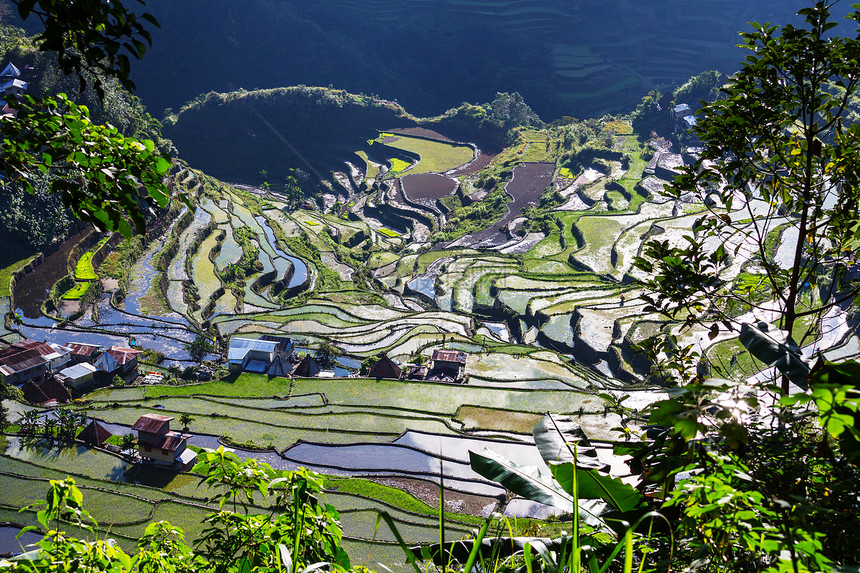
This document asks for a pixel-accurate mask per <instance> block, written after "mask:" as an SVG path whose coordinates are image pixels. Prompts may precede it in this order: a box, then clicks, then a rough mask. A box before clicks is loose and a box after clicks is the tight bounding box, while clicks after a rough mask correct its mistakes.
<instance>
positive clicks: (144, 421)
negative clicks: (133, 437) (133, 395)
mask: <svg viewBox="0 0 860 573" xmlns="http://www.w3.org/2000/svg"><path fill="white" fill-rule="evenodd" d="M172 419H173V417H172V416H165V415H164V414H144V415H143V416H141V417H140V418H138V420H137V422H135V423H134V426H132V427H131V429H132V430H136V431H138V432H146V433H148V434H157V433H158V432H159V430H161V428H162V427H164V425H165V424H167V425H168V426H169V425H170V420H172Z"/></svg>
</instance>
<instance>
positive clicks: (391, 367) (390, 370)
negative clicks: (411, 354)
mask: <svg viewBox="0 0 860 573" xmlns="http://www.w3.org/2000/svg"><path fill="white" fill-rule="evenodd" d="M400 374H401V368H400V366H398V365H397V364H395V362H394V361H393V360H392V359H391V358H389V357H388V356H387V355H386V354H380V355H379V360H378V361H377V362H376V364H374V365H373V368H371V369H370V371H369V372H368V373H367V375H368V376H369V377H371V378H376V379H377V380H380V379H383V378H386V379H390V380H400Z"/></svg>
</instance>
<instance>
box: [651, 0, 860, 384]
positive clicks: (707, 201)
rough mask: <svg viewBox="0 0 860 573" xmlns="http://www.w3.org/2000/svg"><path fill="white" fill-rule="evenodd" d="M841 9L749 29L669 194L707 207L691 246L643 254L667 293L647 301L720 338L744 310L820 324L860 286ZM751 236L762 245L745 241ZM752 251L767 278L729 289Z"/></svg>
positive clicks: (859, 181)
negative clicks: (730, 277)
mask: <svg viewBox="0 0 860 573" xmlns="http://www.w3.org/2000/svg"><path fill="white" fill-rule="evenodd" d="M830 6H831V3H830V2H824V1H819V2H816V3H815V5H814V6H813V7H811V8H808V9H804V10H802V11H801V12H800V15H801V16H803V17H804V19H805V27H804V28H795V27H794V26H791V25H787V26H785V27H783V28H782V30H779V29H778V28H777V27H775V26H760V25H755V30H754V31H753V32H749V33H744V34H742V36H743V38H744V44H745V47H746V48H748V49H749V50H750V52H751V55H749V56H748V57H747V58H746V60H745V62H744V66H743V68H742V69H741V70H740V71H739V72H738V73H737V74H735V75H734V76H733V77H732V78H731V79H730V80H729V82H728V83H727V84H726V86H724V87H723V96H724V97H722V98H721V99H719V100H717V101H714V102H712V103H710V104H708V105H706V106H705V107H704V108H703V111H702V114H701V116H700V121H699V122H698V124H697V126H696V128H695V130H694V132H695V134H696V135H697V136H698V137H699V138H700V139H701V141H702V142H703V144H704V146H705V147H704V151H703V153H702V155H701V158H700V160H698V161H697V162H696V164H695V165H693V166H690V167H688V168H685V169H684V173H683V175H681V176H680V177H678V179H677V180H676V181H675V183H674V184H673V185H672V187H671V189H670V192H669V193H670V195H671V196H673V197H678V196H680V195H682V194H686V193H693V194H694V195H696V196H697V197H698V198H699V200H701V202H702V203H703V204H704V205H705V206H706V207H707V209H708V211H707V212H706V214H705V215H704V216H703V217H702V218H701V219H700V220H699V221H698V222H697V224H696V226H695V228H694V231H695V234H694V235H688V236H687V237H685V241H686V244H683V245H681V246H678V245H670V244H669V243H668V242H667V241H659V240H652V241H650V242H649V243H648V244H647V245H646V248H645V252H644V255H645V256H644V257H640V258H637V259H636V263H635V264H636V266H637V267H638V268H639V269H640V270H642V271H644V272H646V273H648V275H649V277H650V278H648V279H646V280H645V281H644V284H645V286H647V287H648V288H649V289H650V290H652V291H654V292H658V293H660V295H659V297H658V298H654V297H651V298H649V299H648V301H649V308H650V309H651V310H654V311H657V312H661V313H663V314H665V315H667V316H670V317H673V318H679V319H682V320H684V321H685V323H686V324H690V325H692V324H696V323H701V324H704V325H706V326H708V327H709V328H710V329H711V333H712V335H713V336H716V334H717V333H718V332H719V330H720V328H721V327H722V328H725V329H735V328H736V323H737V321H736V320H735V319H734V314H737V313H735V312H733V309H735V308H737V307H738V305H741V308H749V309H753V310H755V311H759V310H764V309H767V311H768V312H773V311H774V310H775V311H776V312H777V313H778V316H779V321H778V325H777V326H778V327H779V328H780V329H781V330H784V331H787V332H789V333H792V335H794V336H796V334H795V326H796V325H798V324H799V320H800V319H802V318H805V317H808V318H809V319H810V323H809V328H815V327H816V325H817V323H818V320H819V319H820V317H821V316H823V314H824V313H825V312H827V310H828V309H830V308H832V307H833V306H834V305H838V304H842V303H845V302H847V301H850V300H852V299H853V297H854V295H855V294H856V293H857V290H858V285H857V284H852V283H849V282H848V281H847V280H846V276H845V273H843V272H841V271H840V268H843V267H844V265H850V264H853V259H854V252H855V250H856V247H857V244H858V243H857V239H856V238H855V234H856V226H857V223H856V222H857V221H858V220H860V194H858V193H860V192H858V189H860V162H858V161H857V157H858V150H860V125H856V124H852V125H844V124H843V121H842V120H843V116H844V115H845V114H846V97H847V96H848V95H851V94H853V93H855V92H856V91H857V87H858V79H857V78H856V77H855V73H854V71H855V59H854V58H855V54H856V53H857V51H858V50H860V39H857V38H844V37H836V38H832V39H831V38H829V37H828V31H829V30H831V29H832V28H833V27H834V26H836V23H835V22H831V21H830ZM851 17H852V18H854V19H858V18H860V13H857V12H854V13H853V14H852V15H851ZM810 62H812V63H810ZM831 84H835V85H838V86H840V88H841V89H842V90H843V91H842V92H834V91H832V90H831V89H830V85H831ZM837 190H838V191H837ZM739 215H740V216H739ZM750 215H751V216H750ZM782 223H787V224H788V225H790V226H791V227H793V229H792V230H793V231H794V235H793V236H796V237H797V239H796V240H797V246H796V247H795V248H794V249H792V250H791V253H790V259H789V260H787V261H777V260H775V258H773V257H772V256H769V253H768V242H767V238H768V235H769V232H770V230H771V229H772V228H773V227H775V226H776V225H779V224H782ZM741 237H747V238H751V240H752V246H742V243H744V240H742V239H741ZM706 245H719V246H717V247H716V248H713V247H709V246H706ZM744 245H746V244H745V243H744ZM750 249H752V250H753V251H754V252H756V253H757V254H758V257H757V260H756V263H757V266H758V268H759V271H758V272H759V274H760V275H762V280H761V284H751V283H750V282H749V281H745V282H744V281H741V282H740V283H739V284H738V286H737V287H735V288H730V286H729V285H728V284H727V279H726V278H725V276H726V273H727V271H728V270H729V269H730V263H731V260H732V259H733V258H736V257H738V256H745V253H748V252H749V250H750ZM808 288H811V289H813V290H817V291H819V292H820V293H821V294H820V296H819V297H818V298H819V301H820V302H819V303H818V304H813V303H814V301H812V300H809V301H805V300H804V299H803V293H804V290H805V289H808ZM768 292H769V293H772V295H771V296H770V297H767V300H762V299H763V298H764V297H762V296H761V294H762V293H768ZM807 303H808V304H807ZM804 338H806V336H805V335H802V336H799V337H797V338H796V339H797V340H803V339H804ZM787 384H788V380H787V379H785V380H784V383H783V388H782V390H783V393H787Z"/></svg>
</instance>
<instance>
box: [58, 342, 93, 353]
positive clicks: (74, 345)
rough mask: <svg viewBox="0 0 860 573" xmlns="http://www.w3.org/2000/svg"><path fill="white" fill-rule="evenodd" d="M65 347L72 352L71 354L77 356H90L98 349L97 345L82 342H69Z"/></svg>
mask: <svg viewBox="0 0 860 573" xmlns="http://www.w3.org/2000/svg"><path fill="white" fill-rule="evenodd" d="M66 346H67V347H68V348H70V349H71V350H72V354H77V355H78V356H92V355H93V353H94V352H95V351H96V350H98V349H99V346H98V345H97V344H85V343H83V342H69V343H68V344H66Z"/></svg>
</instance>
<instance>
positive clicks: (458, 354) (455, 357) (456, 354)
mask: <svg viewBox="0 0 860 573" xmlns="http://www.w3.org/2000/svg"><path fill="white" fill-rule="evenodd" d="M467 356H468V355H467V354H466V353H465V352H462V351H460V350H434V351H433V361H434V362H435V361H437V360H438V361H440V362H457V363H459V364H465V363H466V357H467Z"/></svg>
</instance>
